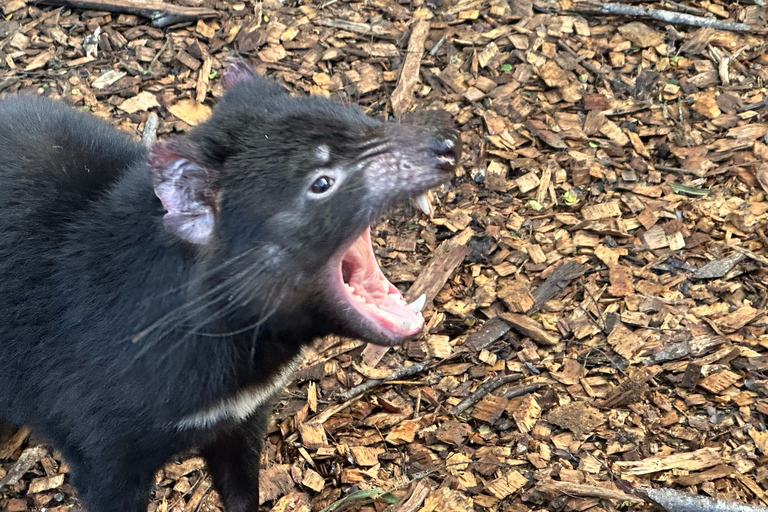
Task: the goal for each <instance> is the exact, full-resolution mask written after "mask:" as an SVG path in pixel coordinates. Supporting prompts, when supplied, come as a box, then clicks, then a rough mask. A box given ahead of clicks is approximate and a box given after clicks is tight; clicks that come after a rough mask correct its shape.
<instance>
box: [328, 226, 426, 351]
mask: <svg viewBox="0 0 768 512" xmlns="http://www.w3.org/2000/svg"><path fill="white" fill-rule="evenodd" d="M338 273H339V280H340V281H341V286H340V288H341V293H342V295H343V296H344V298H345V299H346V302H347V303H348V304H349V306H350V307H352V308H354V309H355V310H356V311H357V313H358V314H359V315H360V316H361V317H362V319H363V322H364V323H366V324H367V325H366V326H364V328H367V329H366V330H370V331H373V332H374V333H376V334H377V335H378V336H376V337H377V338H378V339H377V340H376V341H375V342H376V343H378V344H382V345H395V344H397V343H400V342H402V341H403V340H405V339H407V338H410V337H411V336H414V335H416V334H418V333H420V332H421V330H422V328H423V327H424V317H423V316H422V315H421V309H422V308H423V307H424V303H425V302H426V296H425V295H421V296H420V297H419V298H418V299H416V300H415V301H413V302H412V303H411V304H408V303H407V302H406V301H405V299H404V298H403V295H402V294H401V293H400V290H398V289H397V288H396V287H395V286H394V285H393V284H392V283H390V282H389V280H388V279H387V278H386V277H384V274H383V273H382V272H381V268H379V264H378V263H377V261H376V257H375V256H374V254H373V247H372V245H371V230H370V228H365V230H364V231H363V232H362V234H361V235H360V236H359V237H358V238H357V239H356V240H355V241H354V242H353V243H352V245H350V246H349V248H348V249H346V251H344V253H343V254H342V256H341V258H340V259H339V263H338ZM371 341H373V340H371Z"/></svg>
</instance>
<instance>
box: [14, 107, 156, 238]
mask: <svg viewBox="0 0 768 512" xmlns="http://www.w3.org/2000/svg"><path fill="white" fill-rule="evenodd" d="M0 155H2V158H0V184H2V187H0V208H1V209H2V212H3V214H2V215H1V216H0V231H1V232H3V233H5V232H6V231H8V230H11V231H12V232H16V231H20V232H25V234H26V235H31V236H34V235H43V234H45V235H52V236H54V237H55V236H56V235H57V234H59V233H61V229H60V228H61V227H62V226H63V225H64V224H66V223H67V222H68V221H69V220H70V219H71V218H72V215H73V213H74V212H77V211H79V210H82V209H84V208H86V207H87V205H88V202H89V201H90V200H92V199H93V198H95V197H97V196H98V195H99V194H101V193H103V192H104V190H105V189H106V188H107V187H108V186H109V185H110V184H111V183H113V182H114V181H115V180H117V179H118V178H119V177H120V175H121V173H122V171H123V170H124V169H126V168H127V167H128V166H130V165H131V164H132V163H134V162H135V161H137V160H138V159H140V158H143V157H144V155H145V152H144V150H143V148H142V147H141V145H139V144H137V143H135V142H133V141H132V140H131V139H130V137H129V136H128V135H127V134H124V133H122V132H120V131H119V130H117V129H116V128H114V127H113V126H111V125H110V124H109V123H107V122H106V121H102V120H100V119H97V118H96V117H95V116H93V115H90V114H86V113H84V112H78V111H77V110H75V109H74V108H71V107H69V106H67V105H65V104H63V103H61V102H54V101H51V100H48V99H45V98H38V97H26V96H18V97H14V98H10V99H6V100H3V101H0ZM2 245H5V241H3V242H2Z"/></svg>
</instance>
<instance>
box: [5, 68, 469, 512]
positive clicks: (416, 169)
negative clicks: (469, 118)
mask: <svg viewBox="0 0 768 512" xmlns="http://www.w3.org/2000/svg"><path fill="white" fill-rule="evenodd" d="M223 80H224V84H225V88H226V89H227V92H226V94H225V95H224V97H223V99H222V100H221V101H220V102H219V104H218V105H217V107H216V109H215V110H214V113H213V115H212V116H211V118H210V119H209V120H208V121H206V122H205V123H203V124H201V125H200V126H198V127H197V128H195V129H194V130H192V131H191V132H190V133H189V134H188V135H187V136H184V137H177V138H170V139H166V140H163V141H161V142H158V143H156V144H155V145H154V146H153V147H152V148H151V149H150V150H148V151H147V150H145V149H144V148H143V147H142V146H141V145H140V144H138V143H136V142H134V141H133V140H131V139H130V138H129V137H128V136H127V135H125V134H122V133H121V132H119V131H118V130H116V129H114V128H113V127H112V126H111V125H109V124H107V123H105V122H103V121H100V120H98V119H96V118H95V117H94V116H91V115H88V114H85V113H81V112H77V111H76V110H74V109H72V108H70V107H68V106H65V105H63V104H60V103H56V102H52V101H48V100H45V99H40V98H23V97H15V98H11V99H6V100H3V101H0V417H4V418H6V419H7V420H9V421H11V422H13V423H16V424H29V425H31V426H32V427H33V428H35V429H37V430H38V431H39V432H40V433H42V434H43V435H44V436H46V437H47V438H49V439H50V440H51V442H52V443H53V444H54V445H55V446H56V447H58V448H59V449H60V450H61V452H62V454H63V456H64V458H65V460H66V461H67V462H68V464H69V467H70V468H71V478H72V482H73V484H74V485H75V487H76V488H77V489H78V492H79V497H80V499H81V500H82V502H83V503H84V505H85V506H86V507H87V508H88V509H89V510H90V511H91V512H113V511H120V512H140V511H143V510H145V509H146V506H147V502H148V496H149V491H150V488H151V485H152V481H153V475H154V472H155V471H156V470H157V469H158V468H159V466H161V465H162V464H163V463H164V462H165V461H167V460H168V459H169V458H170V457H171V456H173V455H174V454H176V453H178V452H182V451H185V450H188V449H190V448H193V447H197V448H199V449H200V450H201V452H202V454H203V455H204V457H205V458H206V460H207V462H208V464H209V467H210V471H211V473H212V475H213V479H214V483H215V485H216V487H217V489H218V491H219V493H220V494H221V496H222V499H223V501H224V505H225V508H226V510H227V511H228V512H240V511H256V510H257V508H258V473H259V451H260V449H261V443H262V436H263V434H264V429H265V424H266V421H267V417H268V414H269V412H270V401H271V399H272V398H273V397H274V395H275V394H276V393H277V392H278V391H279V390H280V389H281V387H282V386H283V385H284V384H285V383H286V380H287V378H288V376H289V375H290V373H291V371H292V370H293V369H294V368H295V366H296V365H297V363H298V361H299V359H300V357H301V352H302V347H304V346H305V345H306V344H308V343H309V342H311V341H312V340H313V339H315V338H317V337H318V336H322V335H325V334H329V333H336V334H340V335H347V336H354V337H358V338H360V339H362V340H366V341H369V342H372V343H376V344H381V345H393V344H396V343H399V342H401V341H403V340H404V339H406V338H408V337H410V336H413V335H415V334H416V333H418V332H420V330H421V329H422V327H423V323H424V320H423V318H422V316H421V312H420V309H421V307H422V306H423V302H424V301H423V299H422V300H417V301H416V302H415V303H413V304H410V305H409V304H407V303H406V302H405V300H404V299H403V297H402V295H401V294H400V292H399V291H398V290H397V288H395V287H394V286H393V285H392V284H391V283H390V282H389V281H387V279H386V278H385V277H384V275H383V274H382V272H381V270H380V269H379V266H378V264H377V263H376V260H375V258H374V254H373V250H372V247H371V239H370V231H369V225H370V224H371V223H372V222H373V221H375V220H376V219H377V217H378V216H380V215H381V214H382V213H383V212H384V211H385V209H386V208H387V207H388V206H390V205H392V203H394V202H397V201H402V200H405V199H407V198H412V197H416V196H418V195H419V194H422V193H423V192H425V191H426V190H427V189H429V188H431V187H434V186H436V185H438V184H440V183H443V182H445V181H446V180H448V179H449V178H450V176H451V175H452V170H453V169H454V167H455V165H456V160H457V158H458V156H459V145H460V142H459V138H458V136H457V134H456V133H455V132H454V131H453V130H450V129H448V128H447V124H446V123H444V122H443V120H442V119H441V117H440V115H437V114H436V115H432V116H429V115H427V116H425V119H430V118H432V119H433V120H434V123H433V125H432V126H426V127H425V126H416V125H408V124H397V123H385V122H381V121H377V120H374V119H372V118H369V117H367V116H366V115H365V114H364V113H362V111H360V110H359V109H357V108H356V107H352V106H345V105H339V104H336V103H333V102H331V101H329V100H326V99H323V98H318V97H308V98H307V97H304V98H292V97H291V96H289V95H288V94H286V92H285V91H284V89H283V88H282V87H281V86H279V85H278V84H276V83H274V82H271V81H269V80H267V79H264V78H262V77H260V76H257V75H256V74H255V73H254V72H253V71H252V70H251V68H249V67H248V66H247V65H245V64H242V63H238V64H233V65H232V66H230V68H229V70H228V71H227V73H226V74H225V76H224V78H223ZM438 120H439V122H438Z"/></svg>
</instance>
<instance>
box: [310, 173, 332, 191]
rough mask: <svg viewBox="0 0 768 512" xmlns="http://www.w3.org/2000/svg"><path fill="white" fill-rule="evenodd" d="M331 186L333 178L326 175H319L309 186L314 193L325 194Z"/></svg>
mask: <svg viewBox="0 0 768 512" xmlns="http://www.w3.org/2000/svg"><path fill="white" fill-rule="evenodd" d="M332 186H333V178H329V177H328V176H321V177H319V178H317V180H315V182H314V183H313V184H312V187H310V190H311V191H312V192H313V193H315V194H325V193H326V192H328V191H329V190H330V189H331V187H332Z"/></svg>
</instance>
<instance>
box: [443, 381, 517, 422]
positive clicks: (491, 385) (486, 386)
mask: <svg viewBox="0 0 768 512" xmlns="http://www.w3.org/2000/svg"><path fill="white" fill-rule="evenodd" d="M522 378H523V376H522V375H520V374H518V375H502V376H500V377H496V378H494V379H489V380H487V381H485V382H483V383H482V384H480V385H479V386H477V389H476V390H475V392H474V393H472V394H471V395H469V396H468V397H467V398H465V399H464V400H462V401H461V402H459V404H458V405H457V406H456V407H454V408H453V409H451V414H453V415H454V416H458V415H459V414H461V413H463V412H464V411H466V410H467V409H469V408H470V407H471V406H473V405H475V404H476V403H477V402H479V401H480V400H482V398H483V397H484V396H485V395H487V394H488V393H490V392H491V391H493V390H494V389H496V388H498V387H501V386H503V385H504V384H507V383H509V382H514V381H516V380H520V379H522Z"/></svg>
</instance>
